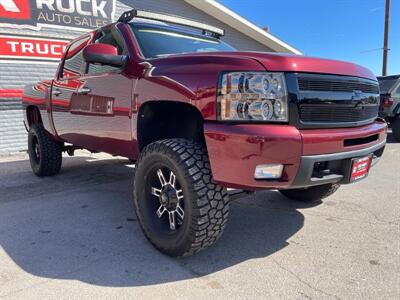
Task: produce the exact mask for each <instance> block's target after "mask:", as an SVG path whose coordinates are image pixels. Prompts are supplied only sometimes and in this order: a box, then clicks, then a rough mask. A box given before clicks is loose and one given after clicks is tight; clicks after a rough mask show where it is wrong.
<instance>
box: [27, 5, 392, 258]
mask: <svg viewBox="0 0 400 300" xmlns="http://www.w3.org/2000/svg"><path fill="white" fill-rule="evenodd" d="M223 35H224V30H222V29H220V28H216V27H213V26H210V25H207V24H202V23H199V22H196V21H192V20H187V19H184V18H179V17H173V16H166V15H158V14H155V13H151V12H143V11H138V10H132V11H128V12H126V13H124V14H123V15H122V16H121V18H120V19H119V20H118V22H116V23H114V24H111V25H107V26H105V27H102V28H99V29H98V30H95V31H93V32H90V33H87V34H85V35H83V36H81V37H79V38H77V39H75V40H73V41H72V42H71V43H70V45H69V46H68V48H67V50H66V52H65V54H64V56H63V58H62V61H61V63H60V64H59V67H58V70H57V72H56V74H55V77H54V79H53V80H48V81H43V82H39V83H36V84H33V85H29V86H26V87H25V90H24V96H23V105H24V109H25V124H26V127H27V129H28V130H29V134H28V146H29V156H30V163H31V166H32V169H33V172H34V173H35V174H36V175H38V176H49V175H55V174H57V173H58V172H59V171H60V168H61V163H62V152H63V151H67V152H68V153H69V154H73V152H74V150H75V149H78V148H80V149H88V150H90V151H102V152H107V153H110V154H113V155H120V156H123V157H127V158H129V159H130V160H133V161H136V169H135V176H134V183H133V186H134V206H135V209H136V214H137V216H138V220H139V222H140V224H141V227H142V229H143V232H144V234H145V235H146V237H147V238H148V240H149V241H150V242H151V243H152V244H153V245H154V246H155V247H156V248H158V249H159V250H160V251H162V252H163V253H166V254H168V255H171V256H181V255H190V254H193V253H196V252H197V251H199V250H201V249H204V248H206V247H208V246H210V245H211V244H213V243H214V242H215V241H216V240H217V239H218V238H219V237H220V236H221V234H222V232H223V229H224V227H225V225H226V223H227V220H228V204H229V194H228V191H230V190H231V189H235V190H236V191H237V190H242V191H249V192H252V191H255V190H263V189H277V190H279V191H280V192H281V193H282V194H283V195H285V196H287V197H288V198H291V199H296V200H301V201H317V200H320V199H322V198H324V197H327V196H329V195H331V194H332V193H333V192H335V191H336V190H337V188H338V187H339V186H340V185H341V184H347V183H351V182H354V181H358V180H360V179H363V178H365V177H366V176H367V174H368V172H369V169H370V167H371V166H372V165H374V164H375V163H376V162H377V161H378V159H379V158H380V157H381V156H382V154H383V150H384V147H385V143H386V131H387V126H386V123H385V121H384V120H382V119H379V118H378V109H379V87H378V82H377V80H376V78H375V76H374V75H373V74H372V73H371V72H370V71H369V70H367V69H365V68H363V67H361V66H358V65H354V64H351V63H347V62H341V61H333V60H326V59H319V58H311V57H305V56H298V55H287V54H273V53H260V52H241V51H236V50H235V49H233V48H232V47H231V46H229V45H228V44H226V43H225V42H223V41H222V40H221V37H222V36H223Z"/></svg>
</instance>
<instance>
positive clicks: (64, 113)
mask: <svg viewBox="0 0 400 300" xmlns="http://www.w3.org/2000/svg"><path fill="white" fill-rule="evenodd" d="M89 42H90V35H88V36H85V37H83V38H81V39H78V40H76V41H74V42H72V43H71V44H70V46H69V47H68V49H67V51H66V54H65V56H64V60H63V62H62V63H61V65H60V67H59V70H58V74H57V77H56V79H55V80H54V81H53V85H52V89H51V103H50V105H51V113H52V118H53V123H54V127H55V129H56V132H57V134H58V135H59V136H60V137H61V138H62V139H63V140H65V141H67V142H69V143H72V144H75V145H78V146H82V147H83V146H84V142H83V140H82V138H81V134H82V131H81V129H82V128H81V124H80V123H79V118H78V117H77V116H75V115H72V114H71V104H72V102H73V99H74V97H76V91H77V90H78V89H79V88H81V87H82V86H83V85H84V82H83V81H82V79H81V77H82V74H83V67H84V62H83V57H82V51H83V49H84V48H85V46H86V45H88V43H89ZM82 105H83V104H82ZM82 109H83V107H82Z"/></svg>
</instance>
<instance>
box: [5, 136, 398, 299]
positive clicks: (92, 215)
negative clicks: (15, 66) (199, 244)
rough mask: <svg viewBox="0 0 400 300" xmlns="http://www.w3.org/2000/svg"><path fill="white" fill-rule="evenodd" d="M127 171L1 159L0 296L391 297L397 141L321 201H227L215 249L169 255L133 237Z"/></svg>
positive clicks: (103, 159) (99, 161)
mask: <svg viewBox="0 0 400 300" xmlns="http://www.w3.org/2000/svg"><path fill="white" fill-rule="evenodd" d="M133 167H134V166H133V165H131V164H130V162H129V161H128V160H126V159H122V158H117V157H112V156H109V155H105V154H90V153H89V152H85V151H79V152H77V156H75V157H67V156H66V157H64V161H63V168H62V171H61V173H60V174H59V175H57V176H54V177H48V178H38V177H35V176H34V175H33V174H32V172H31V170H30V166H29V161H28V160H27V157H26V154H18V155H12V156H3V157H0V298H5V299H178V298H179V299H400V177H399V174H400V143H394V142H393V140H391V139H390V140H389V143H388V144H387V147H386V150H385V153H384V156H383V158H382V160H381V161H380V163H379V164H378V165H377V166H376V167H374V168H373V169H372V171H371V173H370V175H369V176H368V178H367V179H365V180H363V181H361V182H359V183H356V184H353V185H347V186H342V187H341V188H340V189H339V191H338V192H337V193H336V194H334V195H333V196H331V197H329V198H327V199H326V200H325V201H324V202H323V203H317V204H313V205H306V204H302V203H298V202H294V201H290V200H288V199H286V198H285V197H284V196H282V195H281V194H280V193H279V192H277V191H265V192H259V193H256V194H255V195H254V196H250V197H246V198H241V199H239V200H235V201H234V202H232V203H231V214H230V221H229V224H228V226H227V229H226V231H225V234H224V235H223V237H222V238H221V239H220V240H219V241H218V242H217V244H216V245H215V246H213V247H211V248H209V249H208V250H206V251H204V252H201V253H199V254H197V255H195V256H193V257H188V258H178V259H176V258H170V257H167V256H164V255H163V254H161V253H159V252H158V251H156V250H155V249H154V248H153V247H152V246H151V245H150V244H149V243H148V242H147V240H146V239H145V237H144V236H143V234H142V232H141V230H140V227H139V224H138V222H137V220H136V216H135V214H134V212H133V206H132V176H133Z"/></svg>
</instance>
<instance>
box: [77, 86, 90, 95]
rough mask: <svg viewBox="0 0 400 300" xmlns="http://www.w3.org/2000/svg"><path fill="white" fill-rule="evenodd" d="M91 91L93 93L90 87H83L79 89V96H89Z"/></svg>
mask: <svg viewBox="0 0 400 300" xmlns="http://www.w3.org/2000/svg"><path fill="white" fill-rule="evenodd" d="M91 91H92V90H91V89H90V88H88V87H81V88H79V89H78V91H77V94H80V95H87V94H89V93H90V92H91Z"/></svg>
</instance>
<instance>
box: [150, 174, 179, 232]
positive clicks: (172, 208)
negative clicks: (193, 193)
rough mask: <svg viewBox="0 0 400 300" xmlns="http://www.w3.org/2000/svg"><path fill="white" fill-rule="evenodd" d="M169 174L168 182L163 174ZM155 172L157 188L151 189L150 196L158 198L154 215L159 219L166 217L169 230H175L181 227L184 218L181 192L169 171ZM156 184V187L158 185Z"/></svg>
mask: <svg viewBox="0 0 400 300" xmlns="http://www.w3.org/2000/svg"><path fill="white" fill-rule="evenodd" d="M165 171H167V173H169V179H168V181H167V180H166V179H165V177H164V172H165ZM164 172H163V170H162V169H158V170H157V177H158V180H159V182H158V184H159V185H161V186H159V187H154V186H153V185H152V187H151V194H152V195H154V196H155V197H157V198H158V200H159V202H160V206H159V207H158V209H157V211H156V212H155V214H156V215H157V217H158V218H159V219H161V218H165V217H167V216H168V221H169V228H170V229H171V230H176V229H177V228H178V226H180V225H182V223H183V219H184V217H185V212H184V208H183V191H182V189H181V188H179V187H180V185H179V182H178V181H177V179H176V176H175V174H174V173H173V172H172V171H171V170H169V169H166V168H165V169H164ZM153 184H154V185H156V184H155V183H153ZM158 184H157V185H158Z"/></svg>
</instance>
